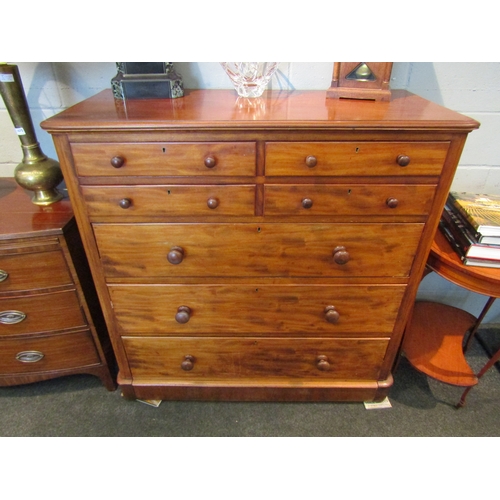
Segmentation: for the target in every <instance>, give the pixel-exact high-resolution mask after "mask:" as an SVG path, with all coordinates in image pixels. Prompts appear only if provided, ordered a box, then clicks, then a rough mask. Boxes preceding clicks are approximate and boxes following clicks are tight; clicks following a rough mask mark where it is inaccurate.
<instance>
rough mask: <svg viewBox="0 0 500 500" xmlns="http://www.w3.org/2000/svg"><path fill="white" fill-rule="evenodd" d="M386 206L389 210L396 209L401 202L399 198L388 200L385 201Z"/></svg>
mask: <svg viewBox="0 0 500 500" xmlns="http://www.w3.org/2000/svg"><path fill="white" fill-rule="evenodd" d="M385 204H386V205H387V206H388V207H389V208H396V207H397V206H398V204H399V200H398V199H397V198H387V200H386V201H385Z"/></svg>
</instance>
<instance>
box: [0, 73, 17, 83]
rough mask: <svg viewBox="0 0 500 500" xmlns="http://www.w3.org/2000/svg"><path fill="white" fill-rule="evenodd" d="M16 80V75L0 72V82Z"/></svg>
mask: <svg viewBox="0 0 500 500" xmlns="http://www.w3.org/2000/svg"><path fill="white" fill-rule="evenodd" d="M13 81H14V75H9V74H8V73H7V74H4V73H0V82H13Z"/></svg>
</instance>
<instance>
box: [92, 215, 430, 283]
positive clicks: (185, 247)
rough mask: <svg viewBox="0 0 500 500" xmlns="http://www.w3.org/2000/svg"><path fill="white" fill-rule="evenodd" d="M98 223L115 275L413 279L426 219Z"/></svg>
mask: <svg viewBox="0 0 500 500" xmlns="http://www.w3.org/2000/svg"><path fill="white" fill-rule="evenodd" d="M93 228H94V234H95V237H96V239H97V243H98V245H99V251H100V256H101V261H102V265H103V269H104V272H105V275H106V277H107V278H108V279H109V278H114V277H115V278H117V277H140V278H143V279H144V278H146V277H175V276H177V277H181V276H206V277H210V276H211V277H215V276H262V275H265V276H268V277H271V276H279V277H284V276H289V277H292V276H297V277H306V276H309V277H310V276H317V277H333V276H393V277H396V276H399V277H406V276H408V273H409V271H410V268H411V265H412V263H413V258H414V255H415V249H416V248H417V246H418V242H419V239H420V235H421V233H422V228H423V224H327V223H325V224H318V223H315V224H305V223H296V224H286V223H283V224H280V223H276V224H272V223H265V224H252V223H248V224H245V223H237V224H236V223H235V224H136V225H134V224H94V225H93ZM169 259H170V260H169Z"/></svg>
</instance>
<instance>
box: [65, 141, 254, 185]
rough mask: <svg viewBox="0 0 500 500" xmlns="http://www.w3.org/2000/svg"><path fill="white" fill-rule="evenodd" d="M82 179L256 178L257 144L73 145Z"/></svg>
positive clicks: (74, 156)
mask: <svg viewBox="0 0 500 500" xmlns="http://www.w3.org/2000/svg"><path fill="white" fill-rule="evenodd" d="M71 150H72V152H73V158H74V161H75V167H76V170H77V173H78V175H79V176H119V177H123V176H125V177H126V176H136V175H165V176H178V175H194V176H198V175H204V176H220V175H244V176H253V175H255V163H256V146H255V142H213V143H210V142H207V143H196V142H192V143H190V142H185V143H167V142H165V143H161V142H158V143H73V144H71Z"/></svg>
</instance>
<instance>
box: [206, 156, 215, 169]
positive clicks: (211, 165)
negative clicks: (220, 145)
mask: <svg viewBox="0 0 500 500" xmlns="http://www.w3.org/2000/svg"><path fill="white" fill-rule="evenodd" d="M203 163H205V167H207V168H214V167H215V163H216V161H215V158H214V157H213V156H207V157H206V158H205V160H204V162H203Z"/></svg>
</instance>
